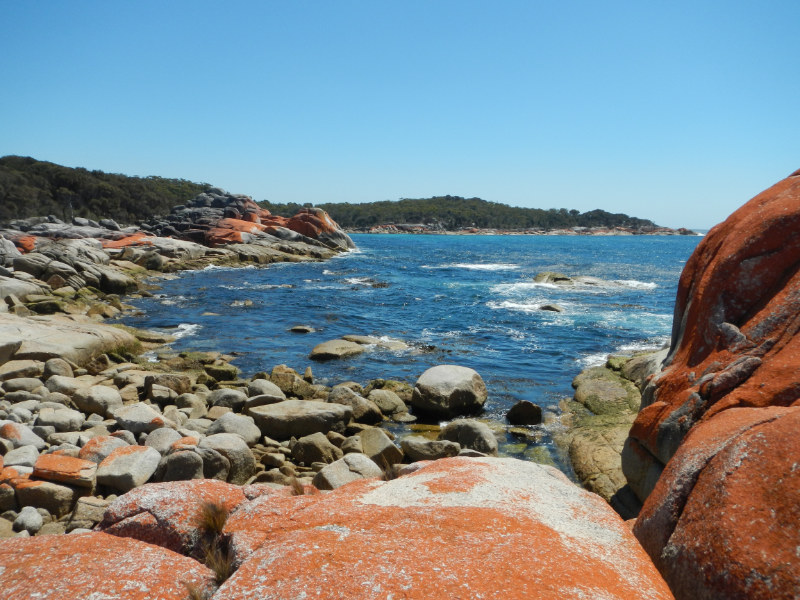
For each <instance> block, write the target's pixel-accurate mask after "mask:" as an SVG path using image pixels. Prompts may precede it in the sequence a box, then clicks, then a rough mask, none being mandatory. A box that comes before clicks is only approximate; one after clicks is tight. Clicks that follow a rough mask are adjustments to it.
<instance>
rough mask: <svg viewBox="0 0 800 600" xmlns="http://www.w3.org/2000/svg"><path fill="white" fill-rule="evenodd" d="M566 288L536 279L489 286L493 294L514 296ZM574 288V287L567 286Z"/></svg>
mask: <svg viewBox="0 0 800 600" xmlns="http://www.w3.org/2000/svg"><path fill="white" fill-rule="evenodd" d="M559 289H565V288H563V287H562V286H558V285H555V284H553V283H536V282H534V281H520V282H518V283H499V284H497V285H493V286H492V287H491V288H489V291H491V292H492V293H493V294H500V295H502V296H513V295H518V294H522V293H527V292H532V291H541V290H559ZM567 289H572V288H567Z"/></svg>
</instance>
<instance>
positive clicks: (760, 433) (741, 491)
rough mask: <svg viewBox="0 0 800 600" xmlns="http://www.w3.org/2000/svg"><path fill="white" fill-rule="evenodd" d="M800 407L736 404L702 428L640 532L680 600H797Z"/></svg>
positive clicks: (666, 477)
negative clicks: (753, 406)
mask: <svg viewBox="0 0 800 600" xmlns="http://www.w3.org/2000/svg"><path fill="white" fill-rule="evenodd" d="M798 431H800V407H791V408H783V407H768V408H731V409H728V410H726V411H724V412H722V413H720V414H719V415H717V416H716V417H714V418H713V419H709V420H707V421H704V422H703V423H701V424H699V425H698V426H696V427H695V428H694V429H693V430H692V431H691V432H690V433H689V435H688V436H687V437H686V439H685V440H684V442H683V444H681V447H680V449H679V450H678V452H677V453H676V454H675V456H674V457H673V458H672V460H671V461H670V462H669V463H668V464H667V467H666V469H665V470H664V473H663V474H662V476H661V478H660V479H659V481H658V483H657V484H656V486H655V489H654V490H653V492H652V494H651V495H650V497H649V498H648V499H647V502H646V503H645V506H644V508H643V510H642V512H641V514H640V515H639V518H638V519H637V521H636V524H635V525H634V529H633V531H634V534H635V535H636V537H638V538H639V540H640V541H641V543H642V545H643V546H644V548H645V549H646V550H647V552H648V553H649V554H650V556H651V558H652V559H653V561H654V562H655V564H656V566H657V567H658V568H659V570H660V571H661V573H662V574H663V575H664V578H665V579H666V580H667V582H668V583H669V585H670V587H671V588H672V591H673V593H674V594H675V596H676V597H677V598H685V599H687V600H689V599H692V600H695V599H704V598H726V599H727V598H747V599H750V600H758V599H763V600H767V599H779V598H784V599H786V600H788V599H790V598H798V597H800V556H798V548H800V546H799V545H798V544H800V467H799V466H798V464H799V463H798V457H800V437H798V435H797V432H798Z"/></svg>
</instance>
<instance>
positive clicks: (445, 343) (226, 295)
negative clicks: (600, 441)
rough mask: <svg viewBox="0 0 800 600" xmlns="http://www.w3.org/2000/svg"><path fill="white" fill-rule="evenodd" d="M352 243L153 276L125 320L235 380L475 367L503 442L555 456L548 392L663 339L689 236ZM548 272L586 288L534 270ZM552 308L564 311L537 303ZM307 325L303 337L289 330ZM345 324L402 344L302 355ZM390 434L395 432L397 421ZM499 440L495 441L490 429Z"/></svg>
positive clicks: (561, 461)
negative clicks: (579, 279) (510, 424)
mask: <svg viewBox="0 0 800 600" xmlns="http://www.w3.org/2000/svg"><path fill="white" fill-rule="evenodd" d="M352 238H353V241H354V242H355V243H356V245H357V246H358V249H357V250H356V251H353V252H350V253H347V254H343V255H339V256H337V257H336V258H334V259H332V260H329V261H327V262H319V263H280V264H273V265H269V266H265V267H262V268H253V267H247V268H240V269H235V268H213V267H212V268H207V269H205V270H202V271H196V272H186V273H183V274H181V275H180V276H179V277H178V278H176V279H173V280H166V281H163V282H161V281H159V285H160V286H161V290H159V291H158V292H156V293H155V296H154V297H153V298H143V299H139V300H134V301H132V304H134V305H135V306H136V308H137V309H138V311H139V312H138V314H136V315H133V316H127V317H125V318H124V319H123V322H125V323H126V324H129V325H133V326H137V327H144V328H150V329H157V330H162V331H166V332H168V333H171V334H173V335H176V336H177V337H178V340H177V341H176V342H175V343H174V344H172V347H173V348H174V349H175V350H176V351H183V350H218V351H222V352H225V353H235V354H236V356H237V358H236V360H235V361H234V363H233V364H235V365H237V366H238V367H239V368H240V369H241V370H242V372H243V375H245V376H251V375H253V374H254V373H256V372H258V371H270V370H271V369H272V367H273V366H275V365H277V364H286V365H288V366H290V367H292V368H294V369H296V370H298V371H299V372H300V373H302V372H303V371H304V370H305V368H306V367H307V366H309V365H310V366H311V368H312V370H313V373H314V376H315V380H316V382H318V383H324V384H326V385H335V384H336V383H341V382H344V381H356V382H359V383H361V384H364V385H365V384H366V383H368V382H369V380H371V379H374V378H383V379H398V380H402V381H407V382H409V383H411V384H412V385H413V383H414V382H415V381H416V379H417V378H418V377H419V376H420V375H421V374H422V373H423V372H424V371H425V370H426V369H427V368H429V367H431V366H434V365H437V364H457V365H463V366H467V367H471V368H473V369H475V370H476V371H477V372H478V373H480V375H481V376H482V377H483V379H484V381H485V382H486V385H487V388H488V390H489V399H488V401H487V403H486V406H485V412H484V414H483V415H482V418H486V419H488V420H490V421H491V422H493V423H494V427H495V428H496V429H497V430H498V433H499V435H500V438H501V453H504V454H507V455H511V456H518V457H521V458H525V457H536V458H537V460H538V459H541V457H542V456H543V453H545V455H546V459H548V460H549V459H552V461H553V462H554V463H555V464H556V465H557V466H559V467H560V468H562V470H564V471H565V472H567V473H568V474H569V472H570V468H569V465H568V464H566V461H565V458H564V457H563V456H561V455H560V453H559V452H558V450H557V449H556V448H555V447H554V446H553V443H552V436H553V433H554V432H555V430H556V429H557V428H558V426H559V425H558V412H559V411H558V403H559V401H560V400H561V399H562V398H565V397H570V396H571V395H572V388H571V385H570V384H571V381H572V379H573V377H575V375H577V374H578V373H579V372H580V371H581V370H582V369H584V368H586V367H588V366H593V365H599V364H603V362H604V361H605V359H606V357H607V356H608V355H609V354H613V353H626V352H628V353H629V352H633V351H636V350H642V349H657V348H660V347H662V346H663V345H664V344H666V343H668V341H669V336H670V331H671V327H672V311H673V306H674V301H675V294H676V290H677V283H678V278H679V276H680V273H681V270H682V268H683V266H684V264H685V262H686V260H687V259H688V258H689V256H690V255H691V253H692V251H693V250H694V248H695V246H696V245H697V244H698V243H699V241H700V240H701V239H702V238H701V237H699V236H688V237H687V236H609V237H599V236H597V237H593V236H525V235H519V236H508V235H498V236H459V235H368V234H360V235H358V234H357V235H353V236H352ZM542 271H557V272H561V273H564V274H566V275H569V276H589V277H594V278H598V279H600V280H602V281H600V282H596V283H595V284H593V285H576V286H573V287H561V286H557V285H553V284H543V283H536V282H534V281H533V279H534V277H535V276H536V274H537V273H540V272H542ZM546 304H557V305H559V306H560V307H562V308H563V312H551V311H544V310H541V309H540V307H541V306H543V305H546ZM294 325H310V326H312V327H314V328H315V330H316V331H315V332H314V333H308V334H297V333H290V332H289V329H290V328H291V327H292V326H294ZM346 334H357V335H371V336H378V337H385V338H387V339H397V340H402V341H404V342H406V343H408V344H409V346H410V347H409V349H408V350H403V351H389V350H384V349H381V348H378V347H374V348H369V350H368V351H367V352H365V353H363V354H361V355H359V356H356V357H352V358H348V359H343V360H336V361H329V362H314V361H311V360H309V359H308V354H309V352H310V351H311V349H312V348H313V347H314V346H315V345H316V344H318V343H320V342H323V341H326V340H330V339H334V338H337V337H340V336H342V335H346ZM518 400H530V401H531V402H534V403H536V404H538V405H540V406H541V407H542V408H543V409H544V410H545V412H546V414H549V418H548V420H547V421H548V422H547V423H546V424H544V425H542V426H540V427H537V428H536V429H537V431H536V432H535V433H536V435H535V436H532V438H535V441H524V442H521V441H520V440H519V439H518V438H516V437H515V436H511V435H504V434H503V433H502V428H503V423H504V415H505V413H506V412H507V410H508V409H509V408H510V407H511V406H512V405H513V404H514V403H515V402H516V401H518ZM393 431H395V433H398V434H400V435H402V434H404V433H405V432H406V431H407V428H405V427H400V426H396V427H393ZM503 439H505V443H502V440H503Z"/></svg>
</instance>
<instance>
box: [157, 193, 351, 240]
mask: <svg viewBox="0 0 800 600" xmlns="http://www.w3.org/2000/svg"><path fill="white" fill-rule="evenodd" d="M142 228H143V229H145V230H146V231H148V232H151V233H154V234H156V235H159V236H170V237H174V238H177V239H185V240H190V241H194V242H198V243H201V244H204V245H208V246H219V245H223V244H231V243H244V244H256V245H267V246H271V245H274V244H275V243H276V242H277V243H278V244H279V243H280V242H281V241H285V242H303V243H306V244H310V245H315V246H320V247H322V248H327V249H332V250H336V251H341V250H347V249H350V248H354V247H355V246H354V244H353V242H352V240H351V239H350V238H349V236H347V235H346V234H345V233H344V232H342V231H341V229H340V228H339V226H338V225H337V224H336V223H335V222H334V221H333V220H332V219H331V218H330V216H328V214H327V213H325V211H323V210H321V209H318V208H313V207H310V206H309V207H307V208H304V209H302V210H301V211H300V212H299V213H298V214H296V215H295V216H293V217H290V218H287V217H280V216H277V215H273V214H271V213H270V212H269V211H268V210H266V209H264V208H261V207H260V206H259V205H258V204H256V203H255V202H254V201H253V199H252V198H250V197H249V196H245V195H241V194H228V193H226V192H224V191H223V190H221V189H219V188H211V189H209V190H207V191H205V192H203V193H201V194H199V195H197V196H196V197H195V198H193V199H192V200H191V201H189V202H188V203H187V204H185V205H179V206H176V207H174V208H173V209H172V211H171V213H170V214H169V215H167V216H166V217H164V218H161V219H155V220H153V221H151V222H149V223H145V224H143V225H142Z"/></svg>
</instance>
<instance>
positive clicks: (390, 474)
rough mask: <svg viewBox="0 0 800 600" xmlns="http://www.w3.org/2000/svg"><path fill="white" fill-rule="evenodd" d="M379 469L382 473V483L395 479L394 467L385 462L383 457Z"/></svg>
mask: <svg viewBox="0 0 800 600" xmlns="http://www.w3.org/2000/svg"><path fill="white" fill-rule="evenodd" d="M380 468H381V471H382V472H383V477H381V479H383V480H384V481H392V480H393V479H397V471H395V469H394V465H392V464H389V461H388V460H386V457H385V456H381V464H380Z"/></svg>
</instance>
